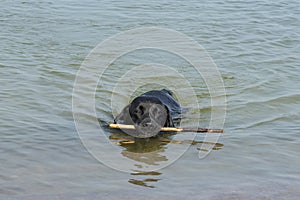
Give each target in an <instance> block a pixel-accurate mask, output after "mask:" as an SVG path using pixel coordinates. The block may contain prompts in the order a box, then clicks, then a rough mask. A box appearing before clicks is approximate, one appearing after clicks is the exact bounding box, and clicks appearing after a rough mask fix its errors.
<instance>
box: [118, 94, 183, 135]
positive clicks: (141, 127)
mask: <svg viewBox="0 0 300 200" xmlns="http://www.w3.org/2000/svg"><path fill="white" fill-rule="evenodd" d="M180 114H181V106H180V104H179V103H178V102H177V101H176V100H175V98H174V97H173V95H172V92H171V91H170V90H166V89H163V90H152V91H149V92H146V93H144V94H142V95H140V96H138V97H137V98H135V99H134V100H133V101H132V102H131V103H130V104H129V105H127V106H126V107H125V108H124V109H123V110H122V112H121V113H120V114H119V115H118V116H117V117H116V118H115V120H114V123H117V124H129V125H134V126H135V130H133V131H126V132H127V133H128V134H130V135H132V136H134V137H140V138H146V137H152V136H155V135H156V134H157V133H158V132H159V130H160V128H161V127H175V125H177V124H179V122H180Z"/></svg>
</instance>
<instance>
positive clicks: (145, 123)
mask: <svg viewBox="0 0 300 200" xmlns="http://www.w3.org/2000/svg"><path fill="white" fill-rule="evenodd" d="M140 124H141V126H142V127H149V126H150V125H151V124H152V123H151V119H150V118H145V119H143V121H142V122H141V123H140Z"/></svg>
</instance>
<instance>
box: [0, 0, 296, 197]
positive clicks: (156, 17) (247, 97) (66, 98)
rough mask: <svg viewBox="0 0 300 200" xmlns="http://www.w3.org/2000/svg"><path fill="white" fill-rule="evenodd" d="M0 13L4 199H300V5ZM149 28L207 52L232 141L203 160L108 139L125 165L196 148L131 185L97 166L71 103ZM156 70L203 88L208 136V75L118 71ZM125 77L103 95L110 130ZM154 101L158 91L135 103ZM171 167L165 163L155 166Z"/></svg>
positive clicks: (20, 4) (175, 4)
mask: <svg viewBox="0 0 300 200" xmlns="http://www.w3.org/2000/svg"><path fill="white" fill-rule="evenodd" d="M0 5H1V6H0V77H1V85H0V89H1V90H0V97H1V101H0V133H1V135H0V152H1V154H0V199H32V198H36V199H48V198H49V199H55V198H59V197H62V198H67V199H75V198H76V197H77V198H86V199H120V198H123V199H124V198H125V199H132V198H137V199H141V198H145V199H152V198H155V199H157V198H158V197H160V198H161V199H167V198H168V199H170V198H173V199H176V198H177V199H182V198H185V199H222V198H223V199H233V198H235V199H262V198H273V199H297V197H298V196H299V186H300V184H299V182H300V175H299V172H300V170H299V169H300V161H299V160H300V159H299V141H300V140H299V132H300V127H299V123H300V89H299V82H300V79H299V74H300V61H299V55H300V26H299V20H300V17H299V16H300V15H299V13H300V3H299V2H298V1H292V0H291V1H277V2H275V3H274V2H272V1H268V0H265V1H261V2H258V1H253V2H246V1H205V2H198V1H187V2H181V1H162V2H161V1H139V2H135V1H126V2H119V1H101V2H98V1H85V2H81V1H66V0H61V1H13V2H12V1H7V0H4V1H1V3H0ZM144 26H146V27H149V26H157V27H163V28H169V29H174V30H176V31H180V32H182V33H184V34H186V35H188V36H189V37H191V38H193V39H194V40H196V41H197V42H198V43H200V44H201V45H202V46H203V47H204V48H205V49H206V50H207V51H208V53H209V54H210V55H211V57H212V58H213V60H214V61H215V63H216V65H217V66H218V69H219V71H220V72H221V75H222V78H223V81H224V85H225V89H226V97H227V102H226V103H227V115H226V119H225V125H224V129H225V134H224V135H222V136H221V137H220V138H219V141H218V143H217V144H216V145H215V147H214V149H213V150H212V152H211V153H210V154H209V155H208V156H207V157H205V158H204V159H201V160H200V159H199V158H198V153H199V148H200V147H201V144H202V143H203V140H204V138H203V137H202V136H198V137H196V138H195V140H194V141H177V143H176V141H175V142H174V141H173V143H172V142H170V140H169V139H170V137H171V136H168V135H167V136H162V137H160V138H155V139H153V140H152V141H150V142H149V141H148V142H145V141H138V142H136V143H135V144H134V145H132V144H130V143H126V141H127V142H128V141H130V140H131V138H127V136H126V135H124V134H122V133H120V132H117V131H110V130H107V129H106V133H105V134H106V135H107V136H108V137H110V140H111V141H112V142H116V144H117V142H121V143H119V145H121V146H118V145H116V146H117V148H120V149H121V153H120V155H121V156H124V157H126V155H128V154H127V153H128V152H130V151H131V152H141V151H154V150H157V149H158V150H159V151H162V152H163V151H167V150H168V148H169V147H170V145H173V146H174V145H178V148H180V147H181V145H184V144H192V145H191V146H190V148H189V149H188V150H187V151H186V152H185V153H184V155H183V156H182V157H180V159H178V160H177V161H176V162H174V163H173V164H172V165H170V166H167V167H165V168H163V169H161V170H158V171H156V172H148V171H147V170H146V169H141V172H132V173H124V172H119V171H117V170H114V169H111V168H109V167H107V166H105V165H104V164H102V163H101V162H98V161H97V160H96V159H94V157H93V156H92V155H91V154H89V152H88V151H87V149H86V148H85V147H84V146H83V144H82V143H81V141H80V139H79V136H78V134H77V131H76V128H75V124H74V119H73V113H72V91H73V84H74V81H75V76H76V73H77V71H78V69H79V68H80V65H81V63H82V62H83V60H84V59H85V57H86V56H87V55H88V53H89V52H90V51H91V50H92V49H93V48H94V47H95V46H96V45H97V44H98V43H100V42H101V41H103V40H105V39H107V38H108V37H111V36H113V35H115V34H117V33H120V32H122V31H126V30H129V29H133V28H139V27H144ZM153 60H154V61H156V62H160V61H161V62H162V63H163V64H169V65H170V66H173V67H174V68H176V69H178V70H179V71H180V70H181V72H182V73H183V74H185V75H186V76H187V77H189V79H191V80H193V81H192V86H193V87H195V91H196V95H197V98H198V101H199V102H200V104H199V108H198V109H199V110H198V111H199V112H200V113H201V122H200V124H201V125H202V126H207V125H208V123H209V117H210V108H209V102H210V96H209V93H208V90H207V88H206V86H205V84H204V82H203V80H202V79H201V78H199V76H198V74H196V73H194V72H193V71H189V70H186V69H190V68H188V67H187V66H188V64H187V63H185V62H183V61H182V60H180V59H174V58H173V57H172V55H167V54H164V53H162V54H158V55H157V52H156V51H151V50H149V51H142V52H137V54H135V55H134V56H131V55H127V57H126V56H124V57H123V58H122V59H120V60H117V61H116V62H115V63H113V66H114V67H117V66H122V67H120V70H121V69H123V70H125V69H126V67H128V66H138V65H139V64H141V62H146V63H149V62H151V61H153ZM117 71H118V70H117ZM116 77H118V76H117V75H116V74H115V72H114V71H109V70H108V71H107V72H106V77H105V78H104V79H102V84H103V85H104V86H103V87H102V86H100V85H99V86H98V88H97V91H96V103H95V107H96V111H97V116H98V117H99V118H100V119H101V120H103V121H105V122H106V123H110V122H111V121H112V109H111V107H110V101H109V99H108V98H107V96H109V95H110V94H111V89H112V88H113V87H114V84H115V78H116ZM153 78H156V79H158V80H159V79H163V78H164V77H163V76H157V77H153ZM152 87H157V88H159V87H160V86H159V85H152ZM145 89H151V85H148V86H144V87H141V88H140V91H136V93H134V92H135V91H132V95H133V96H134V95H136V94H138V93H139V92H142V91H143V90H145ZM154 89H156V88H154ZM181 89H182V90H184V89H185V88H181ZM103 94H104V96H103ZM105 95H107V96H105ZM120 95H122V94H120ZM188 102H189V101H188V98H187V99H182V100H181V102H180V103H181V104H183V105H184V106H186V107H188V108H189V109H192V110H193V109H196V108H195V106H196V105H193V104H188ZM122 104H124V106H125V104H126V102H125V101H123V102H120V106H121V105H122ZM195 111H197V110H195ZM190 117H191V116H190ZM186 118H187V119H188V118H189V116H186ZM86 120H87V121H88V120H90V116H86ZM183 143H184V144H183ZM200 150H201V149H200ZM107 154H109V152H107ZM130 159H135V158H130ZM155 159H156V160H155ZM168 159H169V158H168V157H166V156H165V157H164V156H160V155H158V157H155V158H154V161H155V162H158V163H159V162H161V161H163V160H168ZM139 161H140V162H143V161H141V160H139ZM144 164H149V165H151V164H153V163H151V162H149V163H147V161H144Z"/></svg>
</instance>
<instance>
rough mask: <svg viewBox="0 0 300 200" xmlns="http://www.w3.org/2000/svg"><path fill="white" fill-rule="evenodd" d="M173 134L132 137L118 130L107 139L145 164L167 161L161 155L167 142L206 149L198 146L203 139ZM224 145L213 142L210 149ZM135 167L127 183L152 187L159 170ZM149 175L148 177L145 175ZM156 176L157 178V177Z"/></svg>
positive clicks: (127, 154) (112, 132) (128, 156)
mask: <svg viewBox="0 0 300 200" xmlns="http://www.w3.org/2000/svg"><path fill="white" fill-rule="evenodd" d="M173 136H174V134H172V133H164V134H158V135H157V136H155V137H151V138H134V137H132V136H130V135H127V134H125V133H123V132H122V131H120V130H114V131H111V135H110V136H109V139H110V140H111V141H112V143H113V144H115V145H119V146H121V147H122V148H123V150H122V152H121V154H122V155H123V156H125V157H127V158H130V159H132V160H135V161H138V162H141V163H145V164H146V165H159V163H160V162H166V161H168V157H166V155H163V152H165V151H166V149H167V146H168V144H178V145H180V144H189V145H195V146H197V150H199V151H207V150H205V149H201V148H200V147H199V145H200V144H203V143H204V142H203V141H195V140H183V141H178V140H173ZM223 146H224V145H223V144H221V143H216V144H214V147H213V148H212V150H220V149H222V147H223ZM136 167H137V168H140V169H141V170H140V171H135V172H133V173H131V175H132V176H135V177H134V178H131V179H129V180H128V182H129V183H131V184H135V185H139V186H143V187H150V188H154V187H155V186H153V185H149V184H151V183H154V182H158V181H159V180H160V179H159V176H160V175H161V173H160V172H153V171H150V172H148V171H143V166H142V165H138V164H136ZM136 176H138V177H141V179H137V178H136ZM145 176H150V178H148V177H145ZM157 176H158V178H157Z"/></svg>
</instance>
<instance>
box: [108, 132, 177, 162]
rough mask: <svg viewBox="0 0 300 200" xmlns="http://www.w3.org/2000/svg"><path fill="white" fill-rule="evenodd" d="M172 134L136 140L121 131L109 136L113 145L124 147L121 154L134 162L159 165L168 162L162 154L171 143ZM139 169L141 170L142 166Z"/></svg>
mask: <svg viewBox="0 0 300 200" xmlns="http://www.w3.org/2000/svg"><path fill="white" fill-rule="evenodd" d="M171 137H172V134H159V135H157V136H156V137H151V138H134V137H132V136H130V135H127V134H124V133H123V132H121V131H119V132H118V131H114V132H113V134H111V135H110V136H109V139H110V140H111V141H112V143H113V144H116V145H119V146H121V147H123V150H122V152H121V154H122V155H123V156H125V157H127V158H130V159H132V160H135V161H138V162H142V163H145V164H147V165H158V164H159V163H160V162H165V161H168V158H167V157H166V156H165V155H163V154H162V153H163V152H165V149H166V145H167V144H168V143H170V141H171ZM137 167H138V168H139V167H140V168H141V166H138V165H137Z"/></svg>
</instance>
